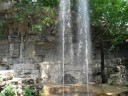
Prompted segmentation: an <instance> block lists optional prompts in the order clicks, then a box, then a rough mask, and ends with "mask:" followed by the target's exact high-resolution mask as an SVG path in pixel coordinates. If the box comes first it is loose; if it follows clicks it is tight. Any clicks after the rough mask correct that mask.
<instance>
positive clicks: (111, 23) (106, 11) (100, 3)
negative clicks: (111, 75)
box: [90, 0, 128, 83]
mask: <svg viewBox="0 0 128 96" xmlns="http://www.w3.org/2000/svg"><path fill="white" fill-rule="evenodd" d="M127 16H128V1H127V0H90V17H91V25H92V26H93V27H97V28H100V29H98V30H99V31H100V32H99V34H98V35H100V39H99V42H100V43H99V44H100V51H101V78H102V83H107V80H106V76H105V75H106V74H105V65H104V40H105V39H109V40H110V41H111V46H112V48H114V47H116V46H118V45H119V44H121V43H124V42H125V40H126V39H128V17H127Z"/></svg>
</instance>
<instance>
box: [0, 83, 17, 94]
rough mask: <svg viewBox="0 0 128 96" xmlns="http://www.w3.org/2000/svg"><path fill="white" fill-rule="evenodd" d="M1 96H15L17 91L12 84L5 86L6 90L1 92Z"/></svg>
mask: <svg viewBox="0 0 128 96" xmlns="http://www.w3.org/2000/svg"><path fill="white" fill-rule="evenodd" d="M0 96H15V89H14V87H13V86H12V85H11V84H8V85H6V86H5V88H4V90H2V91H1V93H0Z"/></svg>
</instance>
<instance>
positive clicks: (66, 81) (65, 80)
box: [61, 74, 77, 84]
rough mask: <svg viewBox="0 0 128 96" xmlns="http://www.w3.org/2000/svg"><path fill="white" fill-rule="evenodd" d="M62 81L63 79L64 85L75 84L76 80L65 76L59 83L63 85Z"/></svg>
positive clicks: (67, 75)
mask: <svg viewBox="0 0 128 96" xmlns="http://www.w3.org/2000/svg"><path fill="white" fill-rule="evenodd" d="M63 79H64V83H65V84H76V83H77V80H76V79H75V77H73V76H71V75H70V74H65V75H64V77H63V78H62V80H61V83H63Z"/></svg>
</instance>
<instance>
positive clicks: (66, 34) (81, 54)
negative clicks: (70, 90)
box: [59, 0, 91, 96]
mask: <svg viewBox="0 0 128 96" xmlns="http://www.w3.org/2000/svg"><path fill="white" fill-rule="evenodd" d="M77 4H78V7H77V8H78V9H77V10H78V16H77V36H76V38H77V42H76V44H74V43H73V42H72V41H73V40H72V35H73V34H72V33H73V32H71V9H70V5H71V4H70V0H60V12H59V19H60V33H61V45H62V47H61V50H62V52H61V54H62V66H63V67H62V69H63V73H62V76H63V87H64V86H65V85H64V75H65V64H66V63H67V61H68V64H69V63H70V64H71V65H72V66H75V65H74V64H77V66H82V68H83V73H82V74H84V79H85V80H84V83H86V87H87V92H88V93H87V96H89V64H90V61H91V39H90V23H89V22H90V21H89V11H88V0H78V1H77ZM73 46H75V48H76V50H75V51H76V52H75V53H76V56H75V58H74V51H73ZM73 63H74V64H73ZM82 76H83V75H82ZM82 78H83V77H82ZM63 96H64V90H63Z"/></svg>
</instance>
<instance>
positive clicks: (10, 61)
mask: <svg viewBox="0 0 128 96" xmlns="http://www.w3.org/2000/svg"><path fill="white" fill-rule="evenodd" d="M24 38H25V39H24V46H23V50H22V62H21V61H20V59H21V58H20V54H21V52H20V48H21V46H20V45H21V42H20V40H19V41H18V40H16V41H13V42H10V41H8V40H4V41H0V70H8V69H11V70H14V71H15V76H16V77H22V78H41V80H42V82H52V83H62V78H63V75H62V74H63V70H62V61H61V59H60V55H58V54H59V50H58V40H57V37H56V36H51V35H48V36H47V39H46V40H41V39H40V37H39V36H38V35H28V36H27V37H24ZM12 43H13V52H12V53H10V51H11V50H12V49H10V48H11V47H10V44H12ZM92 48H93V50H92V53H93V59H92V64H91V65H90V66H91V68H92V69H93V71H92V70H91V72H93V73H95V74H93V73H92V74H93V76H92V81H94V82H96V83H101V77H100V62H101V61H100V55H101V53H100V48H99V47H97V44H96V43H93V47H92ZM127 49H128V46H127V45H124V46H122V47H118V48H116V50H112V51H110V50H109V47H105V49H104V52H105V72H106V76H107V78H108V83H109V84H122V85H128V82H127V80H128V78H127V77H128V74H127V72H128V64H127V63H128V54H127V52H128V50H127ZM11 54H12V55H11ZM58 58H59V59H58ZM67 58H68V57H67ZM65 77H66V79H65V80H66V82H65V83H70V84H71V83H85V79H86V77H85V75H84V74H83V68H82V65H80V64H79V65H72V64H70V63H69V61H66V64H65ZM70 81H72V82H70Z"/></svg>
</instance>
